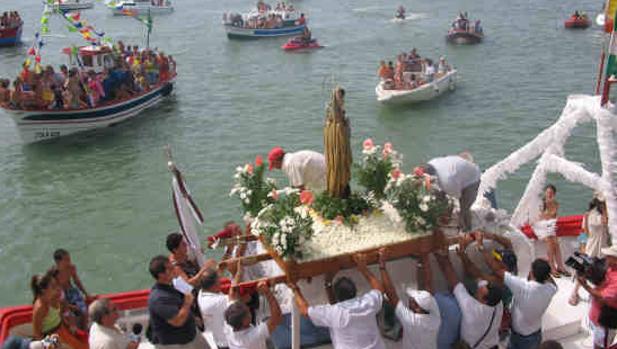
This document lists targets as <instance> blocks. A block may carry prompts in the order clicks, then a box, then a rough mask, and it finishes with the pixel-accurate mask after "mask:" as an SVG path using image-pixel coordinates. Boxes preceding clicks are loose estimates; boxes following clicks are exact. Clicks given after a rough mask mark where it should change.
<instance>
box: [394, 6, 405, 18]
mask: <svg viewBox="0 0 617 349" xmlns="http://www.w3.org/2000/svg"><path fill="white" fill-rule="evenodd" d="M396 18H399V19H405V7H404V6H403V5H400V6H399V7H398V9H397V10H396Z"/></svg>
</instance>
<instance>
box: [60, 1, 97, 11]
mask: <svg viewBox="0 0 617 349" xmlns="http://www.w3.org/2000/svg"><path fill="white" fill-rule="evenodd" d="M93 7H94V1H88V0H56V1H54V2H53V4H52V8H53V9H54V10H59V11H80V10H87V9H91V8H93Z"/></svg>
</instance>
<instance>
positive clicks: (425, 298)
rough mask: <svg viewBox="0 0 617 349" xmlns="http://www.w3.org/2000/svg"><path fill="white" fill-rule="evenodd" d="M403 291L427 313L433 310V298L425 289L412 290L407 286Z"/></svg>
mask: <svg viewBox="0 0 617 349" xmlns="http://www.w3.org/2000/svg"><path fill="white" fill-rule="evenodd" d="M405 293H407V295H408V296H409V298H413V299H414V300H415V301H416V303H418V305H419V306H420V308H422V309H424V310H426V311H428V312H429V313H433V312H435V299H434V298H433V296H432V295H431V294H430V293H428V292H427V291H423V290H414V289H413V288H411V287H408V288H407V289H406V290H405Z"/></svg>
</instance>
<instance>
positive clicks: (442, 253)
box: [435, 246, 503, 349]
mask: <svg viewBox="0 0 617 349" xmlns="http://www.w3.org/2000/svg"><path fill="white" fill-rule="evenodd" d="M435 259H436V260H437V263H438V264H439V267H440V269H441V272H442V273H443V275H444V276H445V278H446V281H447V283H448V286H449V289H450V290H451V291H452V293H453V294H454V297H456V300H457V301H458V304H459V306H460V308H461V313H462V321H461V340H462V341H464V342H465V343H466V344H467V345H469V347H470V348H477V349H490V348H494V347H497V346H498V344H499V325H500V324H501V319H502V316H503V304H502V302H501V299H502V297H503V295H502V293H503V290H502V288H501V287H500V286H499V285H497V284H495V283H491V282H488V281H485V280H483V281H480V282H479V283H478V288H477V291H476V292H475V294H473V295H471V294H469V292H468V291H467V289H466V288H465V286H464V285H463V284H462V283H461V282H460V281H459V279H458V276H457V275H456V272H455V271H454V267H453V266H452V262H451V261H450V257H449V253H448V248H447V246H444V247H443V248H442V249H441V250H439V251H438V252H437V253H435Z"/></svg>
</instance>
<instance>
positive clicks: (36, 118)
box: [5, 81, 174, 143]
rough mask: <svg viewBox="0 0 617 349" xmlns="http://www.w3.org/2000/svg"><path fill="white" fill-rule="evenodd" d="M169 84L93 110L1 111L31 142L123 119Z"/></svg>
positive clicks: (170, 88)
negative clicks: (9, 117)
mask: <svg viewBox="0 0 617 349" xmlns="http://www.w3.org/2000/svg"><path fill="white" fill-rule="evenodd" d="M173 84H174V82H173V81H168V82H165V83H163V84H160V85H159V86H157V87H156V88H153V89H152V90H150V91H148V92H147V93H144V94H142V95H139V96H137V97H133V98H131V99H128V100H124V101H121V102H119V103H114V104H110V105H104V106H100V107H97V108H93V109H80V110H14V109H5V111H7V112H8V113H9V114H10V115H11V117H12V118H13V121H14V122H15V124H16V125H17V129H18V130H19V134H20V136H21V138H22V140H23V141H24V142H25V143H34V142H39V141H45V140H49V139H53V138H59V137H64V136H68V135H72V134H75V133H79V132H85V131H91V130H95V129H100V128H105V127H110V126H114V125H116V124H118V123H120V122H123V121H126V120H128V119H130V118H132V117H134V116H136V115H138V114H139V113H140V112H142V111H143V110H145V109H147V108H149V107H152V106H154V105H156V104H158V103H159V102H160V101H161V100H162V99H163V98H164V97H166V96H168V95H169V94H171V92H172V91H173Z"/></svg>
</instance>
